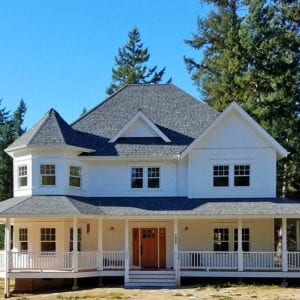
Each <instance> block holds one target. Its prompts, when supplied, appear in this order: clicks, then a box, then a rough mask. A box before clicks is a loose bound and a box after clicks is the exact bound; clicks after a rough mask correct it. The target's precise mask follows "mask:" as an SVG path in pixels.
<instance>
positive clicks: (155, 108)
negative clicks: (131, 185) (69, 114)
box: [72, 84, 219, 156]
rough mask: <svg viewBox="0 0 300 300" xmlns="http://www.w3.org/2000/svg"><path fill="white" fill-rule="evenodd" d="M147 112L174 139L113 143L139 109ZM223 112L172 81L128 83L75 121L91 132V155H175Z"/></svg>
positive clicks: (75, 124)
mask: <svg viewBox="0 0 300 300" xmlns="http://www.w3.org/2000/svg"><path fill="white" fill-rule="evenodd" d="M139 110H141V111H143V113H144V114H145V115H146V116H147V117H148V118H149V119H150V120H151V121H152V122H153V123H154V124H155V125H156V126H157V127H158V128H159V129H160V130H161V131H162V132H163V133H164V134H165V135H166V136H167V137H168V138H169V139H170V140H171V142H170V143H166V142H163V141H162V140H161V139H159V138H158V139H155V138H154V139H153V138H123V139H122V138H121V139H118V140H117V141H116V143H109V140H110V139H111V138H113V137H114V136H115V135H116V134H117V133H118V132H119V131H120V130H121V129H122V128H123V127H124V126H125V125H126V123H127V122H128V121H129V120H130V119H131V118H132V117H133V116H134V115H135V114H136V113H137V111H139ZM218 115H219V113H218V112H216V111H214V110H213V109H211V108H210V107H208V106H207V105H204V104H202V103H201V102H200V101H198V100H197V99H195V98H193V97H192V96H190V95H189V94H187V93H185V92H183V91H182V90H180V89H179V88H177V87H176V86H174V85H172V84H162V85H149V84H148V85H144V84H138V85H127V86H125V87H124V88H122V89H121V90H119V91H118V92H117V93H115V94H114V95H112V96H111V97H109V98H108V99H107V100H106V101H104V102H102V103H101V104H100V105H98V106H96V107H95V108H94V109H92V110H91V111H90V112H88V113H87V114H86V115H84V116H83V117H81V118H79V119H78V120H77V121H75V122H74V123H73V124H72V127H73V128H74V129H76V130H78V131H82V132H85V133H88V134H90V136H89V138H90V147H91V148H93V149H95V150H96V151H95V152H94V153H90V154H88V155H104V156H105V155H109V156H111V155H112V156H173V155H178V154H180V153H181V152H182V151H183V149H185V148H186V147H187V146H188V145H189V144H190V143H191V142H192V141H193V140H194V139H195V138H197V137H198V136H199V135H200V134H201V133H202V132H203V131H204V130H205V129H206V128H207V127H208V126H209V125H210V124H211V123H212V122H213V121H214V120H215V119H216V118H217V116H218Z"/></svg>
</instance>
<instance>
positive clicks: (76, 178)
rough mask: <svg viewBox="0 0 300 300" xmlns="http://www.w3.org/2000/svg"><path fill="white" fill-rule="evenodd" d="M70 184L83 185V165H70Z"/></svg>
mask: <svg viewBox="0 0 300 300" xmlns="http://www.w3.org/2000/svg"><path fill="white" fill-rule="evenodd" d="M69 186H74V187H80V186H81V167H77V166H70V174H69Z"/></svg>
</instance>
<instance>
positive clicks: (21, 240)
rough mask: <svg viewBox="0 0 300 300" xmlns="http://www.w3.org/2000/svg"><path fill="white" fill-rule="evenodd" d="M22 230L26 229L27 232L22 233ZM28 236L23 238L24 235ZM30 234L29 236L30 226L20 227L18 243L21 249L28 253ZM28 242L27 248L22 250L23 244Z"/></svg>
mask: <svg viewBox="0 0 300 300" xmlns="http://www.w3.org/2000/svg"><path fill="white" fill-rule="evenodd" d="M21 230H22V231H23V230H24V231H25V230H26V233H24V232H23V233H21ZM24 236H26V239H24V240H23V239H21V237H24ZM28 236H29V233H28V228H27V227H20V228H19V232H18V243H19V251H20V252H22V253H27V252H28V246H29V243H28ZM23 243H24V244H26V248H27V250H22V246H21V245H22V244H23Z"/></svg>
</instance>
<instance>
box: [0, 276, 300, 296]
mask: <svg viewBox="0 0 300 300" xmlns="http://www.w3.org/2000/svg"><path fill="white" fill-rule="evenodd" d="M0 286H1V291H0V292H1V295H3V281H0ZM12 290H13V287H12ZM11 299H13V300H33V299H35V300H37V299H44V300H83V299H85V300H97V299H98V300H114V299H129V300H140V299H142V300H170V299H173V300H182V299H199V300H200V299H201V300H205V299H215V300H234V299H240V300H244V299H245V300H247V299H249V300H250V299H251V300H253V299H259V300H267V299H268V300H271V299H272V300H273V299H274V300H275V299H276V300H279V299H286V300H294V299H295V300H296V299H300V288H297V287H286V288H284V287H281V286H277V285H236V284H223V285H220V286H218V285H203V286H193V287H183V288H176V289H175V288H174V289H163V288H162V289H124V288H122V287H103V288H92V289H85V290H78V291H74V292H71V291H57V292H53V291H51V292H47V293H41V294H13V295H12V297H11Z"/></svg>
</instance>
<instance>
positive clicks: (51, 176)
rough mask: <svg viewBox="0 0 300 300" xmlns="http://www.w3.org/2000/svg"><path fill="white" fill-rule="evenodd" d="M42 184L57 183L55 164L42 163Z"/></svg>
mask: <svg viewBox="0 0 300 300" xmlns="http://www.w3.org/2000/svg"><path fill="white" fill-rule="evenodd" d="M40 174H41V185H55V165H53V164H47V165H46V164H45V165H40Z"/></svg>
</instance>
